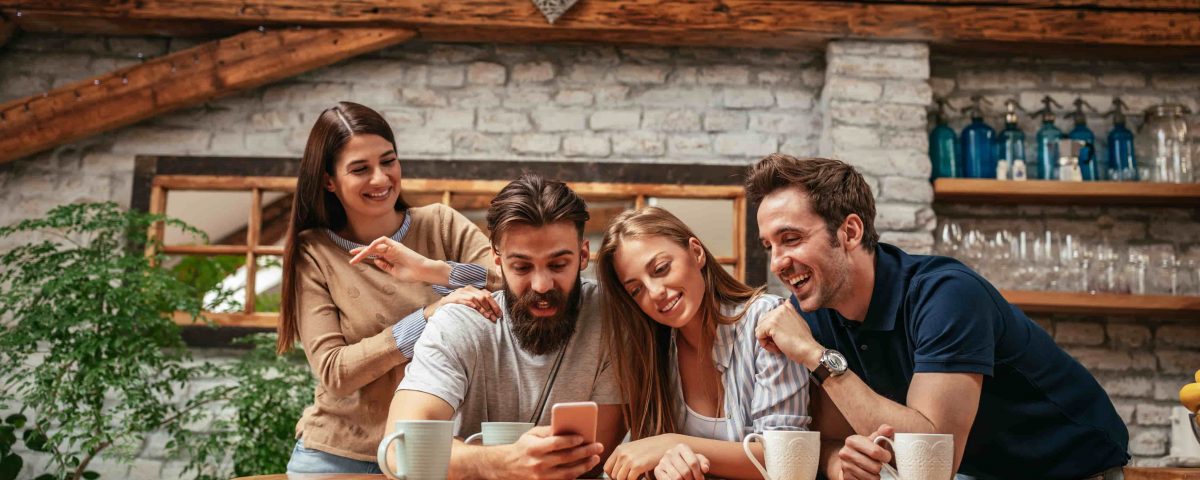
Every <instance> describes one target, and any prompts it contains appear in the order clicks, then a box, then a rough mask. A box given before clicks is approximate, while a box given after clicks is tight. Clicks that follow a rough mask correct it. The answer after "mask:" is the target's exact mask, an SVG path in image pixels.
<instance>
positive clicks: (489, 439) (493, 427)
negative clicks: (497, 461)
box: [464, 422, 533, 445]
mask: <svg viewBox="0 0 1200 480" xmlns="http://www.w3.org/2000/svg"><path fill="white" fill-rule="evenodd" d="M531 428H533V424H532V423H527V422H483V423H481V424H479V430H480V432H479V433H476V434H474V435H471V436H469V437H467V439H466V440H464V442H465V443H482V444H483V445H508V444H510V443H517V439H518V438H521V435H524V434H525V432H528V431H529V429H531Z"/></svg>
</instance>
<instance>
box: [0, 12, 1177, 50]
mask: <svg viewBox="0 0 1200 480" xmlns="http://www.w3.org/2000/svg"><path fill="white" fill-rule="evenodd" d="M1139 5H1143V6H1139ZM1145 5H1148V6H1145ZM0 9H2V10H3V11H4V12H5V13H11V12H13V11H16V10H21V11H22V12H23V16H22V17H20V19H18V25H19V26H20V27H21V28H23V29H26V30H42V29H46V28H54V29H57V30H60V31H64V32H78V33H88V31H87V28H88V27H87V25H89V24H90V25H92V26H94V25H95V24H96V23H97V22H108V21H111V22H125V23H135V22H160V23H163V24H165V23H170V22H191V24H192V25H196V22H199V23H200V24H206V23H212V24H214V25H229V24H237V25H243V26H249V27H254V26H257V25H260V24H262V25H268V26H271V25H274V26H280V25H284V26H286V25H306V26H371V27H402V28H411V29H415V30H417V31H418V32H419V34H420V35H421V36H422V38H427V39H431V40H437V41H464V42H500V43H510V42H520V43H530V42H533V43H547V42H565V41H581V42H611V43H631V44H655V45H705V46H721V47H767V48H795V47H804V46H809V45H812V44H814V42H816V43H820V42H823V41H827V40H829V39H835V38H868V39H888V40H914V41H925V42H931V43H934V44H947V45H952V44H957V43H960V42H997V43H1003V44H1046V45H1070V44H1079V43H1083V44H1096V45H1125V46H1160V47H1197V46H1200V6H1198V5H1197V4H1196V3H1195V2H1193V1H1189V0H1150V1H1149V2H1148V3H1144V2H1143V3H1139V2H1137V1H1134V0H1059V1H1057V2H1046V1H1039V2H1034V1H1033V0H998V1H995V2H986V3H981V2H975V1H971V2H967V1H964V0H895V1H891V2H887V3H883V2H866V1H847V0H843V1H824V0H791V1H765V0H610V1H589V2H579V4H577V5H576V6H575V7H574V8H573V9H571V10H570V11H568V12H567V13H566V14H565V15H563V17H561V18H560V19H559V20H558V22H557V23H556V24H554V25H550V24H548V23H546V21H545V19H544V18H543V17H542V16H541V14H540V13H539V12H538V11H537V10H536V9H535V8H534V6H533V4H532V2H528V1H524V0H508V1H506V2H496V1H495V0H457V1H453V2H430V1H427V0H357V1H354V2H350V1H346V0H256V1H255V0H205V1H197V0H155V1H144V2H113V1H111V0H0Z"/></svg>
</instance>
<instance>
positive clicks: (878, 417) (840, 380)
mask: <svg viewBox="0 0 1200 480" xmlns="http://www.w3.org/2000/svg"><path fill="white" fill-rule="evenodd" d="M821 388H823V389H824V390H825V393H826V394H828V395H829V398H830V399H831V400H833V403H834V404H835V405H837V408H838V410H839V411H841V413H842V415H843V416H844V417H846V421H847V422H849V423H850V427H851V428H853V429H854V431H855V433H858V434H859V435H870V434H871V432H874V431H875V429H877V428H879V426H880V425H882V424H885V423H886V424H888V425H891V426H893V427H896V431H897V432H907V433H935V432H937V430H936V426H935V425H934V424H933V422H931V421H929V419H928V418H926V417H925V415H923V414H921V412H918V411H917V410H914V409H912V408H909V407H907V406H905V405H902V404H899V403H896V402H894V401H892V400H890V399H888V398H886V397H884V396H882V395H879V394H878V393H875V391H874V390H871V387H869V386H867V384H866V383H863V381H862V379H861V378H859V377H858V375H855V374H854V372H852V371H850V370H847V371H846V373H845V374H842V375H839V376H836V377H829V378H827V379H826V380H825V382H824V383H823V384H821Z"/></svg>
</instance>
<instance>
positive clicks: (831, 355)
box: [821, 350, 847, 375]
mask: <svg viewBox="0 0 1200 480" xmlns="http://www.w3.org/2000/svg"><path fill="white" fill-rule="evenodd" d="M821 363H824V364H825V367H826V368H828V369H829V371H830V373H832V374H834V375H841V374H842V372H845V371H846V366H847V365H846V357H843V356H842V354H841V353H839V352H837V351H834V350H826V351H825V355H824V356H823V357H822V358H821Z"/></svg>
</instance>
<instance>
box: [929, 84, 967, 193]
mask: <svg viewBox="0 0 1200 480" xmlns="http://www.w3.org/2000/svg"><path fill="white" fill-rule="evenodd" d="M937 106H938V108H937V110H935V111H934V112H933V122H934V127H933V130H932V131H930V132H929V160H930V161H932V162H933V169H932V170H931V172H930V180H934V179H938V178H960V177H962V176H963V164H962V157H961V156H959V152H958V135H956V134H955V133H954V129H952V128H950V126H949V125H947V124H946V112H945V109H946V100H945V99H941V98H939V99H937Z"/></svg>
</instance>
